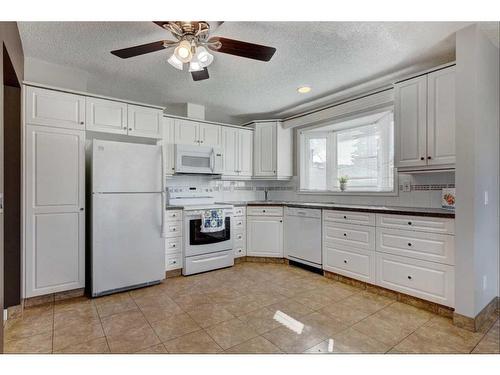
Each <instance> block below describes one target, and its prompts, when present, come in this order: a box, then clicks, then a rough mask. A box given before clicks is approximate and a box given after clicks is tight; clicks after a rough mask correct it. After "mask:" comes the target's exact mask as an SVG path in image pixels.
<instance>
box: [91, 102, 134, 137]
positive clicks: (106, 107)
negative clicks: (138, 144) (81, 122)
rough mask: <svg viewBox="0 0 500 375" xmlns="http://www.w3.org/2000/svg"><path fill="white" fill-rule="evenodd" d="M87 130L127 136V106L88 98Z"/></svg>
mask: <svg viewBox="0 0 500 375" xmlns="http://www.w3.org/2000/svg"><path fill="white" fill-rule="evenodd" d="M85 115H86V117H87V126H86V129H87V130H91V131H95V132H104V133H114V134H127V104H126V103H122V102H115V101H113V100H106V99H99V98H89V97H87V98H86V110H85Z"/></svg>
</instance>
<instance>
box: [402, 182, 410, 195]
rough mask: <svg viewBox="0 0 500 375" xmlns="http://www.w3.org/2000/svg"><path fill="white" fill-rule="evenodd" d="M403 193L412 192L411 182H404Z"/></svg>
mask: <svg viewBox="0 0 500 375" xmlns="http://www.w3.org/2000/svg"><path fill="white" fill-rule="evenodd" d="M403 191H404V192H407V193H408V192H410V191H411V183H410V181H409V180H407V181H404V182H403Z"/></svg>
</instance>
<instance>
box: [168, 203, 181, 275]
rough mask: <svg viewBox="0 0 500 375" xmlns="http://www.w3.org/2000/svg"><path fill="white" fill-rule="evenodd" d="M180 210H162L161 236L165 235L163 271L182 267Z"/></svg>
mask: <svg viewBox="0 0 500 375" xmlns="http://www.w3.org/2000/svg"><path fill="white" fill-rule="evenodd" d="M182 218H183V215H182V210H166V211H165V212H164V221H165V223H164V225H163V236H164V237H165V271H172V270H176V269H179V268H182V258H183V256H182V251H183V239H184V237H183V231H182Z"/></svg>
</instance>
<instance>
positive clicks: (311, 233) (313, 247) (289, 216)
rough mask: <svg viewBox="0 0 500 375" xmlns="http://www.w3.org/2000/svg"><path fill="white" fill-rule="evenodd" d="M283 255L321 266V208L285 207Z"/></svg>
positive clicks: (310, 264)
mask: <svg viewBox="0 0 500 375" xmlns="http://www.w3.org/2000/svg"><path fill="white" fill-rule="evenodd" d="M284 232H285V241H284V242H285V246H284V247H285V249H284V250H285V257H286V258H288V259H289V260H294V261H296V262H300V263H303V264H307V265H309V266H313V267H316V268H321V263H322V262H321V260H322V257H321V210H320V209H314V208H295V207H285V231H284Z"/></svg>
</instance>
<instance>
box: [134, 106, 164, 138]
mask: <svg viewBox="0 0 500 375" xmlns="http://www.w3.org/2000/svg"><path fill="white" fill-rule="evenodd" d="M127 112H128V135H133V136H137V137H148V138H161V136H162V129H161V127H162V121H163V111H162V110H160V109H157V108H150V107H142V106H138V105H131V104H129V105H127Z"/></svg>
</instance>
